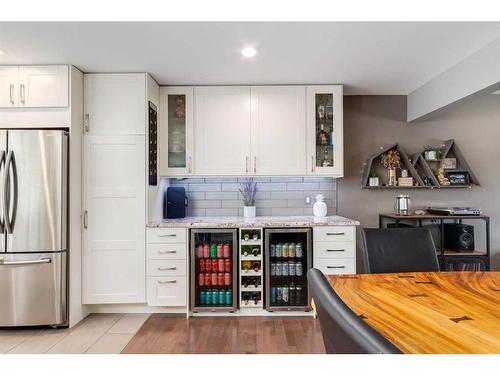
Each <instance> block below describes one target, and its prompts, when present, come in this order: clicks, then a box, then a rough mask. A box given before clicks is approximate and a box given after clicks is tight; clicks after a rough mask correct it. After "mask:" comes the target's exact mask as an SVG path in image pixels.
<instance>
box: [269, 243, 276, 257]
mask: <svg viewBox="0 0 500 375" xmlns="http://www.w3.org/2000/svg"><path fill="white" fill-rule="evenodd" d="M269 256H270V257H271V258H274V257H275V256H276V245H275V244H271V246H270V247H269Z"/></svg>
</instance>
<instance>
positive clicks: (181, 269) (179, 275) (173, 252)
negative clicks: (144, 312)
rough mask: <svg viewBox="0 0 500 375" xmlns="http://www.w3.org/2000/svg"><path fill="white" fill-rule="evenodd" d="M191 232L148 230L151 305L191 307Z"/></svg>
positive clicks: (148, 291)
mask: <svg viewBox="0 0 500 375" xmlns="http://www.w3.org/2000/svg"><path fill="white" fill-rule="evenodd" d="M187 231H188V230H187V229H186V228H147V229H146V237H147V263H146V264H147V265H146V278H147V282H146V283H147V293H146V294H147V296H146V299H147V303H148V305H149V306H164V307H168V306H186V305H187V291H188V289H187V280H188V265H187V237H188V236H187Z"/></svg>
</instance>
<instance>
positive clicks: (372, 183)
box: [368, 172, 380, 187]
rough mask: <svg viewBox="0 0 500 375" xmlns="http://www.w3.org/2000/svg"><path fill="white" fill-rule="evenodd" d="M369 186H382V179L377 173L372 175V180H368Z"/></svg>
mask: <svg viewBox="0 0 500 375" xmlns="http://www.w3.org/2000/svg"><path fill="white" fill-rule="evenodd" d="M368 186H373V187H375V186H380V178H379V176H378V174H377V173H375V172H372V173H370V178H369V179H368Z"/></svg>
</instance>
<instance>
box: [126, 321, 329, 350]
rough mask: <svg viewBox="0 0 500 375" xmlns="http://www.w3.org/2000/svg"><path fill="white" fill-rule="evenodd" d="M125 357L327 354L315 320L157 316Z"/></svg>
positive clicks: (137, 338)
mask: <svg viewBox="0 0 500 375" xmlns="http://www.w3.org/2000/svg"><path fill="white" fill-rule="evenodd" d="M122 353H129V354H132V353H136V354H146V353H158V354H159V353H164V354H166V353H185V354H191V353H210V354H245V353H249V354H253V353H255V354H281V353H297V354H300V353H303V354H314V353H325V348H324V345H323V338H322V336H321V331H320V326H319V321H318V320H317V319H314V318H312V317H196V318H192V319H186V318H185V317H173V316H169V315H165V314H153V315H151V316H150V317H149V319H148V320H147V321H146V322H145V323H144V325H143V326H142V327H141V329H140V330H139V331H138V332H137V334H136V335H135V336H134V337H133V338H132V340H131V341H130V342H129V343H128V345H127V346H126V347H125V348H124V350H123V351H122Z"/></svg>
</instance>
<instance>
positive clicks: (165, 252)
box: [158, 250, 177, 254]
mask: <svg viewBox="0 0 500 375" xmlns="http://www.w3.org/2000/svg"><path fill="white" fill-rule="evenodd" d="M175 253H177V250H160V251H158V254H175Z"/></svg>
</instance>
